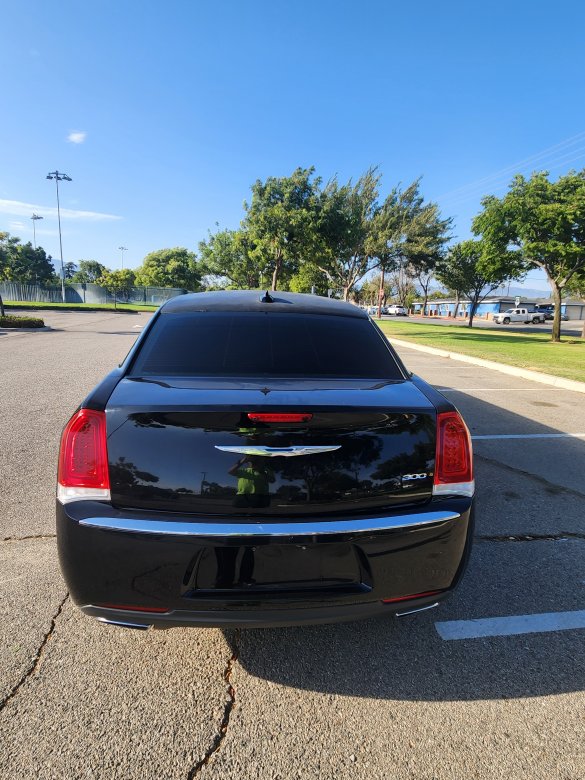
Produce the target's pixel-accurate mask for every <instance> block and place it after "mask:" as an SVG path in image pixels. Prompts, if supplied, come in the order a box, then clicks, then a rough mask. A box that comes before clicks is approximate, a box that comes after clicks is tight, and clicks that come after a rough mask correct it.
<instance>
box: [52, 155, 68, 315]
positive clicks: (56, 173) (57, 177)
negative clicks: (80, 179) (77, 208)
mask: <svg viewBox="0 0 585 780" xmlns="http://www.w3.org/2000/svg"><path fill="white" fill-rule="evenodd" d="M47 179H55V184H56V186H57V219H58V221H59V249H60V250H61V298H62V299H63V303H65V267H64V265H63V241H62V239H61V206H60V204H59V182H60V181H73V179H72V178H71V176H67V174H66V173H59V171H53V172H52V173H48V174H47Z"/></svg>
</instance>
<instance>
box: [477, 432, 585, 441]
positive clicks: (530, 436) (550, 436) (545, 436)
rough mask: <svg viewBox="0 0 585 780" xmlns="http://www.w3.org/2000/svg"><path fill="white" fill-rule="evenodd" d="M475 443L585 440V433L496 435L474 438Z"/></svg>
mask: <svg viewBox="0 0 585 780" xmlns="http://www.w3.org/2000/svg"><path fill="white" fill-rule="evenodd" d="M471 438H472V439H473V440H474V441H479V440H482V439H483V440H484V441H485V440H487V439H585V433H494V434H486V435H482V436H472V437H471Z"/></svg>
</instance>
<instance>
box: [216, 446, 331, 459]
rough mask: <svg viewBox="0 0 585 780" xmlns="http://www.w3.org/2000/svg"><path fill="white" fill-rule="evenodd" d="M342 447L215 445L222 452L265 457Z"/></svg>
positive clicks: (286, 455)
mask: <svg viewBox="0 0 585 780" xmlns="http://www.w3.org/2000/svg"><path fill="white" fill-rule="evenodd" d="M340 448H341V444H333V445H328V444H326V445H321V446H316V447H311V446H308V447H262V446H260V445H258V444H251V445H249V446H246V445H244V446H239V447H223V446H220V445H219V444H216V445H215V449H216V450H221V451H222V452H236V453H238V454H240V455H260V456H262V457H264V458H276V457H285V458H293V457H295V456H297V455H316V454H317V453H319V452H333V451H334V450H338V449H340Z"/></svg>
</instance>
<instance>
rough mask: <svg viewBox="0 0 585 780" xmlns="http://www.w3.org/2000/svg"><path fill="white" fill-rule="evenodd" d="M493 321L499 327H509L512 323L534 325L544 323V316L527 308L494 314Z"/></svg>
mask: <svg viewBox="0 0 585 780" xmlns="http://www.w3.org/2000/svg"><path fill="white" fill-rule="evenodd" d="M493 321H494V322H495V323H496V324H498V325H509V324H510V323H511V322H524V323H526V324H528V323H534V324H535V325H536V324H537V323H539V322H544V314H543V313H542V312H538V311H535V310H530V309H526V308H516V309H506V311H501V312H499V313H498V314H494V317H493Z"/></svg>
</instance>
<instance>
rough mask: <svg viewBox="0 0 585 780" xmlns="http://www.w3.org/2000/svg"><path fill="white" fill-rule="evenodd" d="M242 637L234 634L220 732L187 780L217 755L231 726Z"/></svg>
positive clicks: (190, 779) (226, 668) (225, 675)
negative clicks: (234, 671) (235, 672)
mask: <svg viewBox="0 0 585 780" xmlns="http://www.w3.org/2000/svg"><path fill="white" fill-rule="evenodd" d="M240 637H241V632H240V630H239V629H236V631H235V633H234V639H233V642H232V654H231V656H230V658H229V660H228V662H227V665H226V667H225V669H224V672H223V679H224V680H225V682H226V683H227V694H228V697H229V698H228V701H227V702H226V703H225V708H224V711H223V717H222V719H221V723H220V724H219V730H218V732H217V734H216V735H215V737H214V738H213V741H212V743H211V745H210V747H209V748H208V750H207V751H206V753H205V755H204V756H203V758H201V759H200V760H199V761H198V762H197V763H196V764H194V765H193V766H192V767H191V769H190V770H189V772H188V774H187V780H193V778H194V777H196V776H197V775H198V774H199V773H200V772H201V770H202V769H203V767H204V766H207V764H209V762H210V761H211V758H212V756H213V755H214V754H215V753H217V751H218V750H219V749H220V747H221V743H222V742H223V741H224V739H225V737H226V734H227V730H228V727H229V724H230V717H231V714H232V710H233V709H234V707H235V706H236V689H235V688H234V686H233V685H232V684H231V676H232V672H233V670H234V666H235V663H236V661H237V660H238V656H239V654H240Z"/></svg>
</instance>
